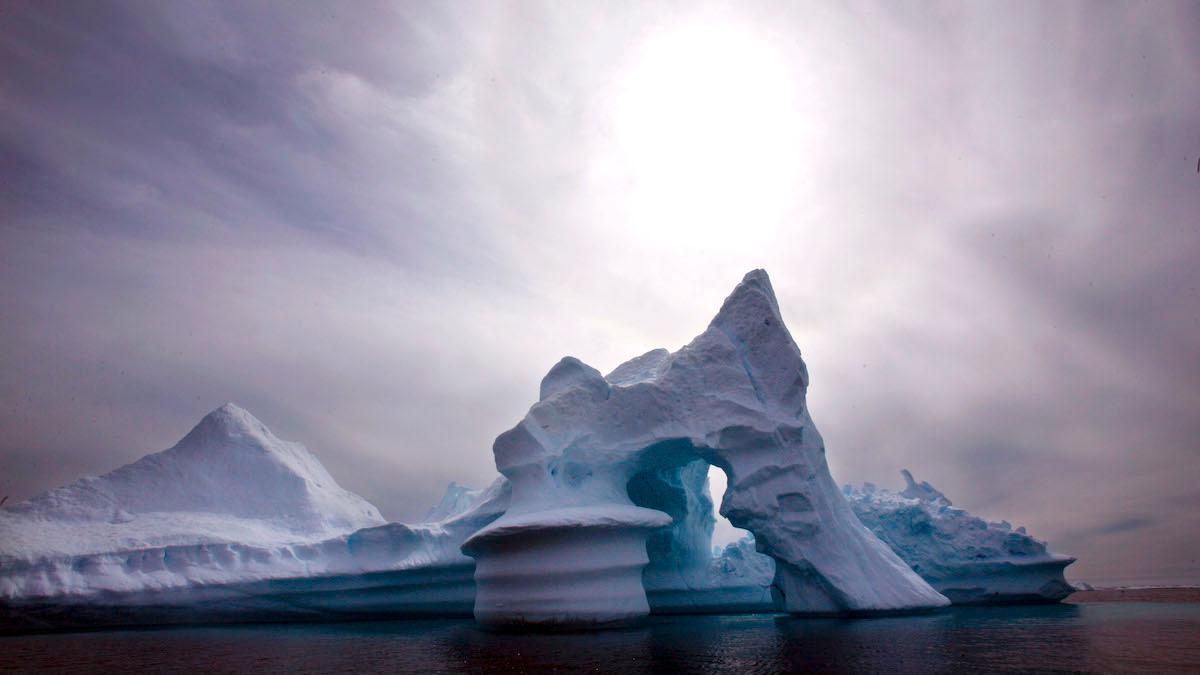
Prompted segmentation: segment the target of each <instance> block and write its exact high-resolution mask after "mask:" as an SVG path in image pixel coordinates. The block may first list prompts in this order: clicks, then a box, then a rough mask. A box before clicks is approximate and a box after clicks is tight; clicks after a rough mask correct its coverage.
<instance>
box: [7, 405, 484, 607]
mask: <svg viewBox="0 0 1200 675" xmlns="http://www.w3.org/2000/svg"><path fill="white" fill-rule="evenodd" d="M507 499H508V486H507V484H506V483H505V482H503V481H497V482H496V483H495V484H493V485H492V486H491V487H489V488H487V489H485V490H478V491H465V490H461V489H459V488H457V487H456V486H454V487H452V488H451V489H450V490H448V493H447V495H446V497H445V498H444V499H443V500H442V504H441V505H439V508H440V509H441V511H440V512H439V510H438V509H435V510H434V513H433V514H431V515H434V516H437V517H436V519H435V520H434V521H433V522H427V523H421V524H417V525H405V524H402V523H385V522H384V520H383V518H382V517H381V516H380V514H379V511H378V510H377V509H376V508H375V507H374V506H372V505H371V504H369V503H368V502H367V501H366V500H364V499H363V498H362V497H359V496H358V495H355V494H353V493H351V492H349V491H346V490H344V489H342V488H341V487H340V486H338V484H337V483H336V482H335V481H334V480H333V478H332V477H331V476H330V475H329V473H328V472H327V471H326V470H325V468H324V467H323V466H321V464H320V462H319V461H318V460H317V459H316V458H315V457H314V456H313V455H312V454H311V453H309V452H308V451H307V450H306V449H305V448H304V447H303V446H301V445H299V444H296V443H289V442H286V441H282V440H280V439H278V438H276V437H275V436H274V434H272V433H271V432H270V430H269V429H267V428H266V426H265V425H263V424H262V423H261V422H259V421H258V420H257V419H255V418H254V417H253V416H252V415H250V413H248V412H246V411H245V410H243V409H241V408H239V407H237V406H235V405H232V404H228V405H225V406H222V407H221V408H219V409H217V410H215V411H213V412H212V413H210V414H209V415H208V416H206V417H205V418H204V419H203V420H202V421H201V422H200V423H199V424H198V425H197V426H196V427H195V428H194V429H193V430H192V431H191V432H190V433H188V434H187V436H185V437H184V438H183V440H181V441H180V442H179V443H178V444H176V445H175V446H174V447H172V448H171V449H169V450H165V451H163V452H160V453H155V454H152V455H148V456H146V457H144V458H142V459H141V460H138V461H137V462H134V463H132V464H130V465H127V466H124V467H121V468H120V469H117V470H115V471H113V472H111V473H108V474H105V475H104V476H100V477H98V478H85V479H83V480H80V481H77V482H75V483H72V484H71V485H68V486H65V487H62V488H58V489H55V490H51V491H49V492H47V493H45V494H43V495H40V496H38V497H34V498H33V499H31V500H29V501H27V502H23V503H19V504H15V505H13V506H11V507H9V508H5V509H3V510H0V599H6V600H8V601H16V600H20V601H35V600H39V599H41V600H46V599H56V600H57V601H74V600H89V599H97V598H101V599H103V600H104V601H106V602H114V603H118V604H120V603H144V602H150V601H151V600H153V601H154V602H158V603H175V604H180V603H184V604H186V603H188V602H192V601H193V600H196V599H197V598H201V597H202V598H204V599H205V601H206V602H211V601H213V598H214V597H220V598H223V599H226V600H228V599H229V598H227V597H225V596H229V597H232V598H235V599H237V600H238V602H241V603H243V604H245V603H246V602H248V601H249V600H250V599H252V598H254V597H260V596H261V597H269V596H272V594H276V595H277V591H278V590H279V589H278V588H277V587H270V588H268V587H253V588H251V587H247V586H245V585H246V584H253V583H256V582H263V581H267V580H284V579H291V580H311V579H315V578H318V577H325V578H329V577H338V576H342V577H344V576H347V575H351V576H353V575H362V574H368V573H384V572H386V573H389V574H391V575H392V576H391V577H389V579H388V581H387V583H389V584H391V586H392V587H393V589H394V588H397V587H400V586H404V585H405V584H407V585H408V586H410V587H412V589H413V592H414V593H416V596H412V594H409V595H407V596H406V595H404V593H398V592H396V591H394V590H393V592H391V594H390V595H386V594H385V596H384V597H381V598H380V600H381V601H387V602H391V604H392V607H393V608H397V607H403V606H405V603H409V604H410V605H411V604H412V602H410V600H411V597H418V596H419V601H415V602H416V604H417V605H419V606H420V607H428V608H430V609H437V608H438V607H441V606H442V605H443V604H444V603H442V600H443V599H450V600H452V601H453V603H456V604H455V606H456V607H459V608H460V611H461V608H464V607H465V608H467V609H469V607H470V605H471V603H472V602H473V598H474V584H473V581H472V579H471V569H472V567H473V563H472V561H471V559H470V558H467V557H465V556H464V555H463V554H462V552H461V550H460V548H461V545H462V542H463V540H465V539H466V537H467V536H468V535H470V534H471V533H473V532H475V531H476V530H478V529H479V528H481V527H483V526H484V525H486V524H488V523H489V522H491V520H493V519H495V518H496V517H497V516H499V514H500V513H502V512H503V511H504V509H505V508H506V507H507ZM399 572H419V573H420V574H418V575H417V576H411V575H410V577H406V578H405V579H403V580H401V579H398V578H397V576H396V573H399ZM430 574H432V575H433V576H432V577H430V576H428V575H430ZM422 575H425V576H422ZM322 583H323V584H324V586H327V587H329V589H330V590H331V592H332V591H337V592H338V593H340V594H341V595H342V596H345V595H346V588H347V587H354V588H357V589H358V590H360V591H361V590H362V588H363V587H364V586H370V582H369V580H356V581H347V582H346V583H344V584H343V585H342V586H338V585H337V584H336V583H333V582H328V580H327V581H326V582H322ZM331 583H333V586H330V584H331ZM421 586H424V587H426V588H420V587H421ZM321 587H322V584H312V585H311V588H313V589H316V588H321ZM222 588H223V589H225V590H221V589H222ZM188 589H203V592H202V593H199V595H195V594H193V595H189V594H186V593H182V594H181V593H180V591H185V590H188ZM297 590H301V591H302V590H305V589H303V588H300V589H297ZM164 593H165V595H164ZM137 594H141V595H137ZM147 594H150V595H148V596H147ZM410 596H411V597H410ZM147 598H148V599H147ZM264 602H267V601H264ZM271 602H274V601H271ZM314 602H315V601H314ZM250 604H251V605H254V606H256V607H257V606H259V605H261V603H259V604H257V605H256V604H255V603H254V602H250ZM277 604H278V603H277ZM284 604H286V603H284Z"/></svg>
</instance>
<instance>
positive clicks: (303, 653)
mask: <svg viewBox="0 0 1200 675" xmlns="http://www.w3.org/2000/svg"><path fill="white" fill-rule="evenodd" d="M32 671H40V672H46V671H50V672H69V673H79V672H116V671H152V672H184V671H186V672H196V671H204V672H247V671H250V672H289V673H304V672H412V673H441V672H446V673H474V672H603V673H617V672H670V673H692V672H695V673H701V672H729V673H753V672H771V673H780V672H801V671H804V672H813V671H816V672H920V673H962V672H978V671H1022V672H1029V671H1048V672H1053V671H1059V672H1080V671H1085V672H1139V673H1145V672H1193V673H1200V605H1198V604H1168V603H1158V604H1144V603H1095V604H1087V605H1051V606H1038V607H995V608H954V609H951V610H948V611H944V612H940V613H937V614H930V615H923V616H906V617H879V618H864V619H798V618H792V617H788V616H775V615H741V616H707V617H705V616H700V617H655V618H652V619H650V620H649V621H647V622H646V623H645V624H643V625H639V626H636V627H631V628H624V629H615V630H607V631H599V632H589V633H582V632H581V633H522V634H513V633H495V632H489V631H486V630H482V629H480V628H478V627H477V626H476V625H475V624H474V623H473V622H470V621H457V620H454V621H451V620H444V621H441V620H439V621H387V622H362V623H338V624H286V625H262V624H257V625H241V626H211V627H181V628H164V629H153V630H125V631H112V632H89V633H69V634H55V635H31V636H20V637H5V638H0V672H32Z"/></svg>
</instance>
